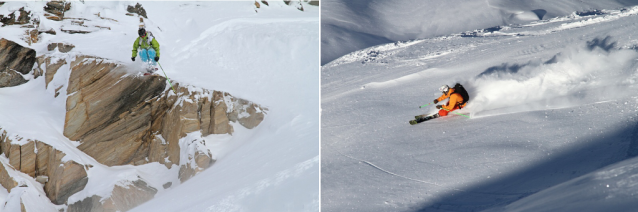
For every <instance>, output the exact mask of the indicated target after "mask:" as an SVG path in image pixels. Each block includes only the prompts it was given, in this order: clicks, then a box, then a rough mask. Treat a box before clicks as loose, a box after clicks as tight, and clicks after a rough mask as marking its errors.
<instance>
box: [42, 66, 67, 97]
mask: <svg viewBox="0 0 638 212" xmlns="http://www.w3.org/2000/svg"><path fill="white" fill-rule="evenodd" d="M42 64H44V67H45V70H46V72H45V73H44V82H45V83H46V87H47V88H48V87H49V83H50V82H51V80H53V76H55V74H56V73H57V72H58V69H60V67H62V66H63V65H66V64H67V62H66V60H65V59H58V60H57V61H52V59H51V58H50V57H47V58H42V59H38V67H40V66H42ZM56 92H57V91H56Z"/></svg>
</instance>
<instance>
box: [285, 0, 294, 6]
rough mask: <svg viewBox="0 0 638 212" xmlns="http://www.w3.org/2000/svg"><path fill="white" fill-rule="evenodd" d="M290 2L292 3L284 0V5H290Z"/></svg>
mask: <svg viewBox="0 0 638 212" xmlns="http://www.w3.org/2000/svg"><path fill="white" fill-rule="evenodd" d="M291 1H292V0H284V3H285V4H286V5H290V2H291Z"/></svg>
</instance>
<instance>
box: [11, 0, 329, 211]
mask: <svg viewBox="0 0 638 212" xmlns="http://www.w3.org/2000/svg"><path fill="white" fill-rule="evenodd" d="M135 3H136V2H95V1H85V2H79V1H74V2H72V7H71V10H70V11H68V12H66V14H65V16H66V17H74V18H84V19H87V20H85V25H87V26H89V27H88V28H90V29H94V28H95V31H94V32H92V33H89V34H67V33H62V32H60V31H58V32H57V35H55V36H53V35H49V34H41V37H40V41H39V42H38V43H35V44H33V45H31V46H29V47H30V48H33V49H35V50H36V51H37V56H40V55H43V54H49V55H53V56H55V57H59V58H66V59H67V61H69V60H68V59H69V58H73V57H74V56H75V55H91V56H97V57H102V58H107V59H109V60H113V61H115V62H119V63H123V64H125V65H127V66H129V67H132V69H133V70H135V69H136V68H138V67H139V69H140V71H142V70H143V69H142V62H140V60H141V59H140V58H139V57H137V60H136V62H132V61H131V59H130V58H131V50H132V47H133V42H134V41H135V39H136V38H137V29H138V26H139V18H138V17H137V16H134V17H133V16H126V15H125V13H126V7H127V6H128V5H135ZM140 3H141V4H142V6H143V7H144V8H145V9H146V12H147V15H148V18H149V19H147V20H146V29H147V30H148V31H151V32H152V33H153V35H154V36H155V38H156V39H157V41H158V42H159V43H160V48H161V52H160V53H161V54H160V60H159V62H160V63H161V65H162V67H163V69H164V71H165V72H166V75H167V76H168V77H170V79H171V80H172V81H173V82H179V83H181V84H182V85H191V86H195V87H199V88H205V89H209V90H220V91H225V92H229V93H230V94H232V95H233V96H236V97H239V98H243V99H248V100H250V101H254V102H256V103H258V104H260V105H263V106H265V107H266V108H268V109H269V111H268V113H267V115H266V118H265V119H264V121H263V122H262V123H261V124H260V125H259V126H258V127H256V128H254V129H251V130H248V129H246V128H244V127H243V126H241V125H239V124H234V125H233V127H234V129H235V133H234V134H233V135H232V136H230V135H210V136H207V137H204V138H202V137H201V134H200V133H197V132H196V133H191V134H189V135H188V136H187V137H186V138H184V139H204V140H206V145H207V147H209V148H210V150H211V152H212V153H213V157H215V159H216V160H217V162H216V163H215V164H214V165H213V166H211V167H210V168H208V169H207V170H205V171H204V172H202V173H200V174H198V175H196V176H195V177H193V178H191V179H190V180H188V181H186V182H185V183H183V184H181V183H180V182H179V179H177V172H178V170H179V167H178V166H176V165H175V166H173V167H172V168H171V169H167V168H166V167H165V166H164V165H161V164H159V163H151V164H146V165H142V166H130V165H127V166H113V167H108V166H104V165H101V164H99V163H98V162H97V161H95V160H94V159H93V158H91V157H90V156H88V155H86V154H84V153H83V152H81V151H79V150H78V149H77V148H75V147H76V146H77V145H79V142H78V141H70V140H69V139H68V138H66V137H65V136H63V134H62V132H63V127H64V116H65V104H66V96H67V94H66V87H64V89H61V94H60V96H59V97H58V98H54V97H53V96H54V93H55V91H54V89H55V88H57V87H58V86H59V85H64V84H66V83H68V82H66V81H68V74H69V73H68V72H63V71H60V72H58V73H57V74H56V76H55V80H54V81H53V82H51V83H52V84H53V85H55V86H51V85H50V86H49V89H46V90H45V82H44V77H40V78H38V79H34V80H31V81H30V82H28V83H26V84H23V85H20V86H16V87H11V88H2V89H0V127H2V128H3V129H5V130H7V131H9V132H11V133H12V135H9V136H20V137H22V138H23V141H26V140H27V139H37V140H40V141H43V142H46V143H48V144H50V145H51V146H53V147H54V148H56V149H59V150H61V151H63V152H64V153H66V154H67V155H66V157H65V160H75V161H77V162H78V163H80V164H87V165H93V168H91V169H89V171H88V176H89V182H88V184H87V186H86V187H85V189H84V190H83V191H80V192H78V193H76V194H74V195H73V196H71V197H70V198H69V201H68V203H69V204H72V203H73V202H76V201H80V200H82V199H84V198H85V197H87V196H91V195H93V194H97V195H100V196H102V197H105V198H106V197H108V196H109V195H110V190H111V189H112V188H113V186H114V185H116V184H120V185H122V183H124V185H125V184H126V182H127V180H128V181H132V180H136V179H137V176H140V177H141V178H143V179H144V180H145V181H146V182H147V183H148V184H149V185H151V186H153V187H154V188H157V189H158V190H159V192H158V193H157V195H156V196H155V198H154V199H153V200H151V201H149V202H147V203H145V204H143V205H140V206H138V207H137V208H134V209H133V210H131V211H319V111H318V106H319V89H318V88H319V73H318V69H317V67H319V27H320V26H319V8H318V7H315V6H310V5H308V4H307V3H303V6H304V10H305V11H304V12H301V11H299V10H297V9H296V8H295V6H288V5H285V4H284V2H283V1H281V2H279V1H276V2H275V1H273V2H270V6H265V5H262V6H261V8H259V9H257V10H258V12H255V7H254V2H253V1H235V2H183V1H180V2H146V1H143V2H140ZM45 4H46V2H7V3H5V4H4V5H3V6H0V14H5V15H6V14H8V13H10V12H13V11H16V10H18V9H19V8H21V7H26V8H27V9H28V10H30V11H31V12H32V14H33V16H34V17H39V18H40V21H41V24H40V28H41V29H43V30H46V29H47V28H55V29H60V28H61V27H62V28H63V27H73V26H71V25H70V24H69V23H70V22H69V21H62V22H56V21H51V20H48V19H45V18H44V16H43V15H44V11H43V7H44V5H45ZM97 13H100V17H103V18H99V17H98V16H97V15H96V14H97ZM113 20H116V21H113ZM67 25H68V26H67ZM91 26H101V27H110V30H106V29H104V28H99V27H94V28H91ZM23 33H24V29H21V28H20V26H4V27H2V28H1V30H0V37H2V38H6V39H9V40H11V41H14V42H17V43H18V44H20V45H22V46H28V44H27V43H26V42H25V41H23V40H22V39H21V38H22V37H23V36H24V35H23ZM56 42H66V43H71V44H73V45H75V46H76V47H75V48H74V49H73V50H72V51H71V52H69V53H65V54H63V53H60V52H57V51H58V50H54V51H53V52H49V51H47V44H48V43H56ZM65 67H66V68H67V69H68V65H65V66H64V67H62V68H61V69H60V70H64V68H65ZM133 72H135V71H133ZM159 73H160V74H162V75H163V73H162V72H161V70H160V72H159ZM131 74H139V73H131ZM65 80H66V81H65ZM167 87H168V86H167ZM0 162H2V163H5V164H7V161H6V157H4V156H0ZM10 174H12V175H13V176H14V178H17V179H18V180H19V181H23V182H24V183H28V184H33V185H39V183H36V182H35V181H33V179H30V178H29V177H28V176H27V175H22V174H20V173H17V172H16V173H10ZM167 179H169V180H168V181H170V182H172V186H171V187H170V188H168V189H164V188H163V187H162V185H163V184H164V183H166V182H167ZM129 183H130V182H129ZM13 191H15V192H11V194H9V193H8V192H7V191H6V189H4V188H2V189H0V211H14V210H18V211H19V210H20V205H19V204H18V205H15V204H13V203H15V201H13V203H12V204H7V205H5V202H11V201H10V200H11V199H12V198H19V194H21V193H23V192H26V193H24V194H22V196H23V200H25V195H26V196H28V198H26V199H28V200H27V201H28V202H30V203H33V204H27V203H25V207H26V208H27V210H28V211H57V210H58V209H60V208H64V207H62V206H55V205H53V204H51V203H50V202H49V203H47V204H41V203H43V202H44V201H41V200H39V199H38V198H41V197H44V199H45V200H46V199H47V198H46V196H44V193H43V191H41V190H40V191H39V190H37V189H31V190H28V191H22V190H19V189H14V190H13ZM16 195H18V196H17V197H16ZM36 203H37V204H36Z"/></svg>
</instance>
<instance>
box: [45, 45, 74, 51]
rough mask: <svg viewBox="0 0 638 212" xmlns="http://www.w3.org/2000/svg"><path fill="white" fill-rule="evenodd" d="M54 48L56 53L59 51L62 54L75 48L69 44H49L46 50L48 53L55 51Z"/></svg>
mask: <svg viewBox="0 0 638 212" xmlns="http://www.w3.org/2000/svg"><path fill="white" fill-rule="evenodd" d="M55 48H58V51H60V52H62V53H67V52H69V51H71V49H73V48H75V45H73V44H70V43H50V44H49V45H48V46H47V50H49V51H53V50H55Z"/></svg>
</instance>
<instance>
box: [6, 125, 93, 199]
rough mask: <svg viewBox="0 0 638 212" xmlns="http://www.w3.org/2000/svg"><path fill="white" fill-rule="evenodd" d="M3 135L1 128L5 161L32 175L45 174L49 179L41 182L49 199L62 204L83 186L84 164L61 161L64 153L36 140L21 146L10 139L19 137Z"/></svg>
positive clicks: (85, 178)
mask: <svg viewBox="0 0 638 212" xmlns="http://www.w3.org/2000/svg"><path fill="white" fill-rule="evenodd" d="M7 134H8V133H7V132H6V131H3V132H2V135H0V149H1V150H2V153H4V155H5V156H7V157H8V158H9V164H10V165H11V166H12V167H13V169H15V170H19V171H21V172H23V173H26V174H28V175H29V176H31V177H34V178H37V177H38V176H48V178H49V182H48V183H46V184H45V186H44V191H45V192H46V194H47V197H48V198H49V199H50V200H51V202H53V203H55V204H64V203H65V202H66V200H67V199H68V198H69V196H71V195H73V194H74V193H76V192H78V191H80V190H82V189H84V186H86V183H87V182H88V178H87V174H86V170H85V169H84V166H82V165H80V164H78V163H76V162H75V161H66V162H64V163H63V162H62V158H63V157H64V156H65V154H64V153H62V152H61V151H59V150H56V149H54V148H52V147H51V146H49V145H47V144H45V143H43V142H40V141H31V140H28V142H26V143H25V144H23V145H22V146H20V145H18V144H14V143H13V142H14V140H15V141H16V142H17V141H19V140H20V139H21V138H20V137H12V138H9V137H8V136H7ZM0 172H2V170H0ZM5 172H6V171H5ZM1 175H2V173H0V183H5V184H6V183H7V181H6V180H4V179H5V177H2V176H1ZM3 186H5V185H4V184H3ZM14 187H15V186H14ZM5 188H7V187H6V186H5Z"/></svg>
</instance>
